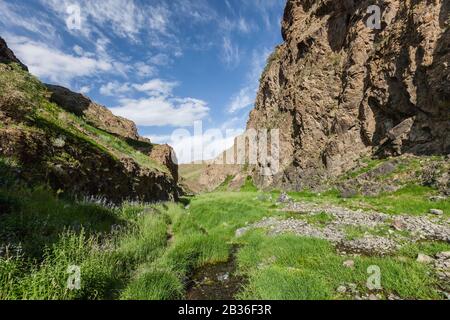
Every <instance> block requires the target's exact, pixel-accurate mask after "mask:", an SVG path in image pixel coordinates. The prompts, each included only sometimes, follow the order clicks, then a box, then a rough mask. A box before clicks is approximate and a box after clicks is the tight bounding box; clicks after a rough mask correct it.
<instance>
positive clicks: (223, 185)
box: [216, 175, 234, 192]
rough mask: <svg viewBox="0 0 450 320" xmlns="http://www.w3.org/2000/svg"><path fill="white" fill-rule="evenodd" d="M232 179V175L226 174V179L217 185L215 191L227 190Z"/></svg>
mask: <svg viewBox="0 0 450 320" xmlns="http://www.w3.org/2000/svg"><path fill="white" fill-rule="evenodd" d="M233 179H234V176H232V175H228V176H227V177H226V179H225V180H224V181H223V182H222V183H221V184H220V186H218V187H217V189H216V191H217V192H221V191H227V190H228V187H229V186H230V182H231V181H232V180H233Z"/></svg>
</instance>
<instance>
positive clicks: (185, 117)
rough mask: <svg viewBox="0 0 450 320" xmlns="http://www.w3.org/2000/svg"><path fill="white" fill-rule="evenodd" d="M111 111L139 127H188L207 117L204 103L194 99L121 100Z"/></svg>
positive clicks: (156, 97)
mask: <svg viewBox="0 0 450 320" xmlns="http://www.w3.org/2000/svg"><path fill="white" fill-rule="evenodd" d="M111 111H112V112H113V113H114V114H116V115H118V116H122V117H125V118H127V119H130V120H133V121H134V122H135V123H136V124H137V125H140V126H158V127H162V126H175V127H177V126H178V127H184V126H190V125H192V124H193V123H194V122H195V121H197V120H201V119H204V118H205V117H206V116H208V113H209V107H208V105H207V103H206V102H205V101H202V100H198V99H194V98H173V97H167V96H163V95H161V96H154V97H148V98H142V99H121V100H120V106H119V107H116V108H111Z"/></svg>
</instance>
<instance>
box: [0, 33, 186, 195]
mask: <svg viewBox="0 0 450 320" xmlns="http://www.w3.org/2000/svg"><path fill="white" fill-rule="evenodd" d="M172 153H173V151H172V149H171V148H170V147H169V146H158V145H154V144H152V143H151V142H150V140H148V139H145V138H142V137H140V136H139V135H138V133H137V128H136V125H135V124H134V123H133V122H131V121H129V120H127V119H123V118H120V117H116V116H114V115H113V114H112V113H111V112H110V111H109V110H108V109H107V108H105V107H103V106H101V105H98V104H96V103H94V102H93V101H91V100H90V99H89V98H87V97H85V96H83V95H81V94H78V93H74V92H71V91H70V90H68V89H66V88H63V87H59V86H53V85H44V84H42V83H41V82H40V81H39V80H37V79H36V78H34V77H33V76H32V75H30V74H29V73H28V71H27V68H26V66H24V65H23V64H22V63H21V62H20V61H19V60H18V59H17V58H16V57H15V56H14V54H13V52H12V51H11V50H10V49H8V47H7V45H6V43H5V42H4V41H3V40H2V39H0V158H1V160H2V161H3V162H4V163H7V164H8V166H9V167H10V169H11V170H13V171H14V172H15V173H16V174H17V175H19V176H20V178H22V179H24V180H26V181H28V182H31V183H38V184H40V183H43V182H44V183H48V184H49V185H50V186H51V187H52V188H53V189H55V190H58V192H59V193H66V194H71V195H76V196H94V197H100V198H105V199H107V200H108V201H113V202H120V201H122V200H125V199H129V200H142V201H157V200H171V199H176V198H177V197H178V196H179V193H180V189H179V187H178V185H177V181H178V168H177V165H176V164H175V163H174V162H173V161H172V159H173V157H172Z"/></svg>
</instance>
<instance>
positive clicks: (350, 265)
mask: <svg viewBox="0 0 450 320" xmlns="http://www.w3.org/2000/svg"><path fill="white" fill-rule="evenodd" d="M343 265H344V267H346V268H350V269H354V268H355V261H353V260H347V261H344V264H343Z"/></svg>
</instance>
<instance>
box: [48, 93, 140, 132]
mask: <svg viewBox="0 0 450 320" xmlns="http://www.w3.org/2000/svg"><path fill="white" fill-rule="evenodd" d="M46 86H47V88H48V90H49V91H50V92H51V96H50V101H51V102H54V103H56V104H57V105H59V106H60V107H62V108H64V109H65V110H67V111H69V112H71V113H74V114H75V115H77V116H79V117H82V118H84V119H85V120H86V121H87V122H88V123H90V124H92V125H93V126H95V127H97V128H99V129H102V130H105V131H108V132H110V133H114V134H117V135H119V136H122V137H125V138H130V139H135V140H139V139H143V138H141V137H140V136H139V134H138V131H137V128H136V125H135V124H134V122H133V121H130V120H128V119H125V118H122V117H118V116H115V115H114V114H113V113H112V112H111V111H109V110H108V109H107V108H106V107H104V106H101V105H99V104H97V103H95V102H93V101H92V100H91V99H89V98H88V97H86V96H84V95H82V94H80V93H75V92H72V91H70V90H69V89H67V88H64V87H60V86H55V85H49V84H48V85H46Z"/></svg>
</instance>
